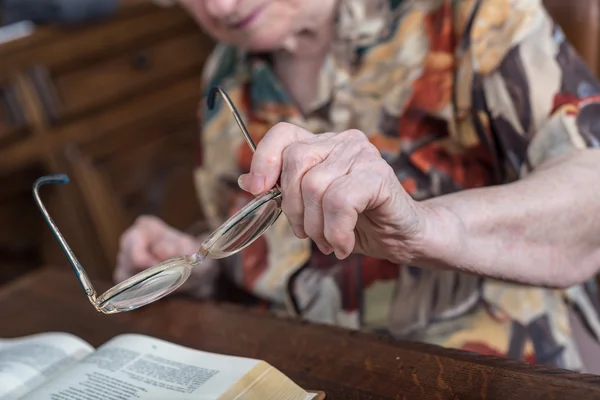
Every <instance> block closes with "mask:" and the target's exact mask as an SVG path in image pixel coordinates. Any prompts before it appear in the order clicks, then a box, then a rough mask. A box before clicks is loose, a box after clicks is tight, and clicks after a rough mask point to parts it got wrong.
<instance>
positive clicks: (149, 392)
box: [0, 332, 325, 400]
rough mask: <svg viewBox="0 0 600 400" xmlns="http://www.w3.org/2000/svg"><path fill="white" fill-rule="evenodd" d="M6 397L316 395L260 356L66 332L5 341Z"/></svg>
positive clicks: (115, 399) (1, 373) (121, 399)
mask: <svg viewBox="0 0 600 400" xmlns="http://www.w3.org/2000/svg"><path fill="white" fill-rule="evenodd" d="M0 382H1V384H0V399H3V400H15V399H20V400H33V399H35V400H99V399H102V400H129V399H136V400H147V399H152V400H191V399H193V400H200V399H202V400H204V399H206V400H208V399H211V400H212V399H215V400H229V399H249V400H254V399H260V400H269V399H272V400H275V399H277V400H309V399H313V400H317V399H323V398H324V397H325V395H324V394H323V393H316V392H309V391H306V390H304V389H302V388H301V387H299V386H298V385H297V384H295V383H294V382H292V381H291V380H290V379H289V378H287V377H286V376H285V375H283V374H282V373H281V372H279V371H278V370H277V369H275V368H273V367H272V366H270V365H269V364H267V363H266V362H264V361H261V360H254V359H249V358H241V357H234V356H228V355H221V354H214V353H208V352H204V351H199V350H194V349H190V348H186V347H183V346H179V345H176V344H173V343H169V342H166V341H163V340H160V339H156V338H151V337H148V336H144V335H137V334H125V335H119V336H117V337H115V338H114V339H112V340H110V341H108V342H107V343H105V344H103V345H102V346H100V347H99V348H98V349H94V348H93V347H92V346H91V345H90V344H88V343H86V342H85V341H83V340H81V339H80V338H78V337H76V336H73V335H71V334H67V333H53V332H52V333H43V334H37V335H31V336H26V337H22V338H15V339H0Z"/></svg>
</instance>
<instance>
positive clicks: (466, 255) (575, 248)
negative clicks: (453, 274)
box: [422, 150, 600, 287]
mask: <svg viewBox="0 0 600 400" xmlns="http://www.w3.org/2000/svg"><path fill="white" fill-rule="evenodd" d="M599 177H600V150H584V151H581V152H580V153H579V154H577V155H573V156H570V157H567V158H562V159H560V160H556V161H554V162H553V163H552V164H548V165H545V166H543V167H541V168H538V169H537V170H536V171H535V172H534V173H532V174H531V175H529V176H528V177H526V178H524V179H521V180H519V181H517V182H514V183H511V184H506V185H501V186H495V187H487V188H481V189H475V190H466V191H463V192H459V193H456V194H451V195H446V196H441V197H438V198H434V199H431V200H427V201H425V202H423V203H422V205H423V206H426V209H427V210H429V212H430V215H432V216H433V217H432V218H429V219H428V222H427V223H426V230H425V231H426V234H425V236H424V240H423V243H424V245H423V249H422V251H423V255H422V259H423V263H424V264H433V265H437V266H441V267H449V268H460V269H464V270H465V271H467V272H474V273H477V274H481V275H484V276H491V277H495V278H499V279H506V280H511V281H517V282H522V283H528V284H533V285H541V286H552V287H565V286H570V285H573V284H576V283H579V282H581V281H584V280H586V279H588V278H589V277H591V276H592V275H594V274H595V273H596V272H597V271H598V269H599V267H600V201H599V199H600V181H599V179H598V178H599Z"/></svg>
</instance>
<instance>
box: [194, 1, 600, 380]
mask: <svg viewBox="0 0 600 400" xmlns="http://www.w3.org/2000/svg"><path fill="white" fill-rule="evenodd" d="M337 12H338V14H337V18H336V22H335V29H336V31H335V40H334V43H333V45H332V47H331V49H330V51H329V53H328V54H327V56H326V59H325V62H324V64H323V67H322V69H321V71H320V73H319V76H318V93H317V96H316V98H315V100H314V102H313V103H312V104H311V107H310V110H308V111H305V112H301V111H300V109H299V108H298V107H297V106H296V105H295V103H294V101H293V99H291V97H290V96H289V95H288V93H286V90H285V89H284V87H283V86H282V85H281V83H280V82H279V81H278V78H277V76H276V75H275V74H274V72H273V69H272V68H271V63H270V62H269V57H268V55H264V54H250V53H247V52H245V51H243V50H241V49H238V48H234V47H231V46H227V45H222V44H221V45H218V46H217V47H216V49H215V50H214V53H213V54H212V56H211V58H210V59H209V61H208V62H207V65H206V67H205V71H204V76H203V89H202V90H203V97H204V98H203V101H202V103H201V107H200V111H199V118H200V124H201V146H200V149H201V151H200V161H199V165H198V168H197V170H196V174H195V180H196V187H197V192H198V196H199V198H200V201H201V204H202V206H203V208H204V211H205V215H206V218H207V220H208V221H209V222H210V224H211V226H212V228H216V227H217V226H218V225H219V224H220V223H222V222H223V221H224V220H225V219H226V218H227V217H228V216H230V215H231V214H232V213H233V212H235V211H236V210H238V209H239V208H240V207H242V206H243V205H244V204H246V203H247V202H248V201H249V200H251V198H250V197H249V195H248V194H246V193H244V192H243V191H241V190H240V189H239V188H238V187H237V184H236V182H237V177H238V176H239V174H240V173H243V172H247V171H248V170H249V165H250V160H251V157H252V153H251V150H250V149H249V147H248V146H247V144H246V143H245V141H244V140H243V138H242V135H241V134H240V132H239V129H238V128H237V126H236V124H235V121H234V119H233V118H232V116H231V114H230V112H229V110H228V109H227V107H225V106H223V103H222V102H218V106H217V107H216V108H215V109H213V110H210V111H208V110H207V109H206V106H205V104H206V102H205V100H206V97H205V96H206V94H207V93H208V90H209V89H210V88H211V87H213V86H220V87H222V88H224V89H225V90H226V91H227V92H228V94H229V95H230V97H231V99H232V100H233V102H234V103H235V104H236V107H238V109H239V111H240V113H241V115H242V117H243V119H244V120H245V122H246V124H247V127H248V129H249V131H250V133H251V135H252V136H253V138H254V140H255V141H256V142H258V141H259V140H260V138H261V137H262V136H263V135H264V134H265V133H266V132H267V130H268V129H269V128H270V127H272V126H273V125H275V124H276V123H277V122H280V121H287V122H290V123H293V124H297V125H299V126H302V127H304V128H306V129H308V130H309V131H311V132H327V131H343V130H347V129H350V128H356V129H359V130H361V131H362V132H364V133H365V134H366V135H367V136H368V137H369V139H370V140H371V142H372V143H373V144H374V145H375V146H377V147H378V148H379V149H380V151H381V154H382V156H383V157H384V158H385V160H387V161H388V162H389V164H390V165H391V166H392V167H393V168H394V170H395V171H396V174H397V176H398V180H399V181H400V183H401V184H402V185H403V187H404V188H405V189H406V190H407V192H409V193H410V194H411V195H412V196H413V198H415V199H416V200H423V199H427V198H430V197H433V196H439V195H443V194H446V193H451V192H455V191H459V190H465V189H470V188H476V187H482V186H487V185H496V184H503V183H507V182H511V181H514V180H516V179H520V178H522V177H524V176H526V175H527V174H529V173H530V172H531V171H532V170H535V168H536V167H537V166H538V165H540V164H541V163H543V162H545V161H547V160H549V159H551V158H553V157H556V156H558V155H561V154H565V153H567V152H569V151H572V150H573V149H577V148H584V147H592V146H597V145H598V143H599V140H600V123H599V118H600V83H599V82H598V80H596V79H595V78H594V76H593V75H592V74H591V73H590V71H589V70H588V69H587V68H586V66H585V64H584V62H582V60H581V59H580V58H579V57H578V55H577V54H576V52H575V51H574V49H573V48H572V47H571V45H570V44H569V43H568V42H567V41H566V40H565V37H564V35H563V32H562V31H561V29H560V28H559V27H558V26H557V25H556V24H555V23H554V22H553V21H552V20H551V18H550V17H549V15H548V14H547V12H546V10H545V9H544V8H543V6H542V4H541V1H540V0H510V1H509V0H404V1H400V0H396V1H393V0H392V1H382V0H342V1H341V2H340V5H339V9H338V11H337ZM225 264H226V265H224V270H225V271H226V273H227V275H228V276H229V277H230V278H231V279H232V280H233V281H234V282H236V283H237V284H238V285H240V286H241V287H243V288H244V289H246V290H247V291H249V292H250V293H252V294H254V295H256V296H258V297H259V298H261V299H264V301H266V302H268V304H269V305H270V306H271V307H272V308H273V309H274V310H282V311H283V312H288V313H292V314H294V315H298V316H300V317H302V318H305V319H307V320H311V321H317V322H320V323H327V324H336V325H340V326H343V327H346V328H350V329H365V330H371V331H378V332H385V333H388V334H390V335H393V336H394V337H398V338H403V339H411V340H420V341H425V342H430V343H435V344H439V345H442V346H447V347H453V348H460V349H466V350H470V351H475V352H479V353H484V354H495V355H501V356H507V357H510V358H513V359H519V360H524V361H527V362H535V363H548V364H552V365H555V366H558V367H563V368H568V369H572V370H579V369H580V367H581V359H580V356H579V353H578V352H577V350H576V347H575V344H574V341H573V338H572V333H571V331H570V325H569V320H568V310H569V308H571V309H573V310H576V312H578V313H579V314H580V315H582V316H583V318H585V320H586V322H587V325H588V326H589V327H590V330H591V332H592V333H593V334H594V335H595V336H596V337H597V338H599V337H600V322H599V319H598V309H599V308H598V307H597V299H598V295H597V293H596V288H595V286H594V284H593V282H590V283H589V284H585V285H580V286H576V287H573V288H571V289H569V290H550V289H543V288H535V287H527V286H521V285H517V284H511V283H505V282H499V281H496V280H493V279H484V278H481V277H477V276H472V275H467V274H464V273H461V272H455V271H437V270H429V269H427V270H426V269H420V268H418V267H416V266H411V265H394V264H392V263H390V262H388V261H383V260H379V259H374V258H370V257H365V256H359V255H353V256H351V257H349V258H348V259H346V260H343V261H339V260H337V259H336V258H335V256H333V255H331V256H325V255H323V254H322V253H320V251H319V250H318V248H317V247H316V246H315V245H314V244H313V243H312V242H311V241H310V240H309V239H298V238H297V237H295V236H294V234H293V233H292V230H291V228H290V226H289V224H288V222H287V220H286V218H285V215H282V216H281V217H280V218H279V219H278V220H277V221H276V223H275V224H274V225H273V226H272V227H271V228H270V229H269V230H268V231H267V232H266V233H265V234H264V235H263V236H262V237H261V238H260V239H258V240H257V241H256V242H254V243H253V244H252V245H251V246H249V247H248V248H246V249H245V250H243V251H242V252H240V253H239V254H236V255H234V256H231V257H229V258H227V259H226V260H225ZM565 268H568V266H565Z"/></svg>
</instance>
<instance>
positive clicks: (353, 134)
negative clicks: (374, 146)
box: [344, 129, 369, 143]
mask: <svg viewBox="0 0 600 400" xmlns="http://www.w3.org/2000/svg"><path fill="white" fill-rule="evenodd" d="M344 136H346V137H347V138H349V139H351V140H355V141H357V142H367V143H368V142H369V141H368V139H367V135H365V134H364V133H363V132H362V131H360V130H358V129H348V130H347V131H344Z"/></svg>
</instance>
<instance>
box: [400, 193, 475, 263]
mask: <svg viewBox="0 0 600 400" xmlns="http://www.w3.org/2000/svg"><path fill="white" fill-rule="evenodd" d="M416 207H417V210H418V214H419V215H420V218H419V229H418V233H417V234H416V237H415V238H414V239H413V245H412V246H411V247H413V248H412V254H413V258H412V264H414V265H416V266H419V267H425V268H444V269H447V268H452V269H455V268H461V261H460V257H461V255H462V254H463V253H464V251H465V244H466V239H465V237H466V229H465V226H464V224H463V221H462V220H461V219H460V217H459V216H458V215H456V214H455V213H454V212H452V211H451V210H450V209H449V208H448V207H446V206H444V205H442V204H439V203H437V202H434V201H422V202H419V203H417V204H416ZM461 269H462V268H461Z"/></svg>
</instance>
